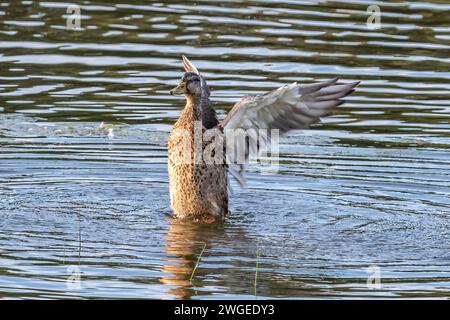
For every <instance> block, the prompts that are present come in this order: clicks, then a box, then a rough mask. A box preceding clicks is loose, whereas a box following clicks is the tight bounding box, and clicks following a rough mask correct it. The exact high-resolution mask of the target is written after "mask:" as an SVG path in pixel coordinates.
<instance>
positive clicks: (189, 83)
mask: <svg viewBox="0 0 450 320" xmlns="http://www.w3.org/2000/svg"><path fill="white" fill-rule="evenodd" d="M169 93H170V94H172V95H180V94H184V95H185V96H187V97H201V95H202V80H201V77H200V75H199V74H197V73H194V72H186V73H185V74H183V77H182V78H181V80H180V83H179V84H178V86H176V87H175V88H173V89H172V90H170V91H169Z"/></svg>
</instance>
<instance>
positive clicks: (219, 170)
mask: <svg viewBox="0 0 450 320" xmlns="http://www.w3.org/2000/svg"><path fill="white" fill-rule="evenodd" d="M183 64H184V69H185V71H186V73H185V74H184V75H183V77H182V78H181V81H180V83H179V85H178V86H177V87H176V88H174V89H173V90H171V91H170V93H171V94H184V95H185V97H186V100H187V102H186V106H185V107H184V110H183V112H182V113H181V115H180V117H179V119H178V121H177V122H176V123H175V125H174V127H173V129H172V131H171V133H170V136H169V143H168V166H169V184H170V198H171V206H172V209H173V210H174V212H175V214H176V216H177V217H179V218H193V219H194V220H197V221H200V222H203V223H207V224H209V223H213V222H215V221H222V220H223V218H224V216H225V215H226V214H227V213H228V190H227V186H228V178H227V173H228V172H230V173H231V174H232V175H233V176H234V177H235V178H236V179H237V180H238V181H239V182H240V184H241V185H243V184H244V182H245V180H244V176H243V165H244V164H245V161H246V160H248V157H249V153H250V152H249V150H250V148H252V147H256V149H258V150H256V151H257V152H258V151H259V149H260V148H262V146H261V144H260V142H261V140H260V139H261V137H260V136H257V135H252V134H248V135H247V137H246V138H245V139H241V140H235V141H234V143H237V144H238V145H237V146H236V150H238V152H239V151H240V150H243V151H244V152H243V155H239V154H238V155H237V156H234V155H231V154H230V148H226V150H225V152H223V151H224V145H223V144H220V146H222V147H221V148H216V149H212V150H208V148H209V144H208V143H205V138H204V137H205V134H206V135H208V136H209V135H210V136H213V137H214V139H213V140H214V141H216V142H218V141H224V140H226V141H227V143H228V141H229V140H228V137H229V135H231V134H235V132H236V131H237V130H240V131H242V132H246V133H248V132H249V131H251V130H271V129H278V130H279V132H280V133H285V132H287V131H289V130H292V129H305V128H308V126H309V125H311V124H313V123H316V122H318V121H320V118H321V117H324V116H327V115H329V114H331V112H332V111H333V109H334V108H335V107H337V106H338V105H340V104H342V103H343V101H342V100H340V99H341V98H343V97H345V96H347V95H348V94H350V93H351V92H353V90H354V88H355V87H356V86H357V85H358V83H359V82H354V83H349V84H341V85H338V84H336V82H337V79H332V80H328V81H323V82H318V83H314V84H309V85H298V84H297V83H293V84H290V85H286V86H283V87H281V88H278V89H276V90H274V91H271V92H268V93H266V94H264V95H249V96H245V97H244V98H242V99H241V100H240V101H239V102H237V103H236V104H235V105H234V107H233V109H232V110H231V111H230V112H229V113H228V115H227V116H226V118H225V119H224V120H223V121H222V122H219V121H218V120H217V117H216V112H215V110H214V108H213V105H212V102H211V101H210V100H209V89H208V86H207V84H206V81H205V79H204V78H203V77H202V76H201V75H200V74H199V72H198V70H197V68H196V67H195V66H194V65H192V64H191V63H190V62H189V60H188V59H187V58H186V57H184V56H183ZM227 136H228V137H227ZM198 137H199V138H200V139H198ZM269 139H270V138H269V136H268V138H267V141H268V140H269ZM199 140H200V141H199ZM239 144H241V145H239ZM206 151H208V152H209V153H210V154H209V155H210V158H209V159H208V160H211V159H212V158H213V161H212V162H208V161H206V159H205V152H206ZM233 153H234V150H233ZM218 158H219V159H218ZM242 158H244V159H242ZM241 160H244V161H241Z"/></svg>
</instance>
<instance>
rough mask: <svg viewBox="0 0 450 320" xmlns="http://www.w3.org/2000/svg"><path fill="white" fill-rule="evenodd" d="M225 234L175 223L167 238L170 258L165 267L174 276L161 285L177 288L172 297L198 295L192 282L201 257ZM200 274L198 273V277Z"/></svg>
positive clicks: (177, 221)
mask: <svg viewBox="0 0 450 320" xmlns="http://www.w3.org/2000/svg"><path fill="white" fill-rule="evenodd" d="M223 234H224V229H223V228H221V227H217V228H209V227H208V228H206V227H205V226H202V225H198V224H193V223H189V222H185V221H180V220H178V219H171V224H170V228H169V231H168V233H167V237H166V243H167V244H166V253H167V255H168V256H170V258H169V259H168V261H167V263H166V264H164V266H163V271H164V272H166V273H169V274H170V275H168V276H164V277H162V278H161V282H162V283H163V284H166V285H170V286H174V287H173V288H172V289H170V290H169V293H170V294H173V295H175V296H177V297H178V298H180V299H187V298H190V296H192V295H194V294H195V288H194V287H193V283H192V282H191V279H190V278H191V276H192V275H193V272H194V269H195V266H196V263H197V260H198V257H199V255H200V253H201V252H202V251H203V250H204V248H208V249H209V245H210V241H212V240H213V239H217V237H220V236H221V235H223ZM197 272H199V270H197V271H196V273H197Z"/></svg>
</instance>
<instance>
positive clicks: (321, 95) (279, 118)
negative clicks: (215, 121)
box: [221, 78, 359, 185]
mask: <svg viewBox="0 0 450 320" xmlns="http://www.w3.org/2000/svg"><path fill="white" fill-rule="evenodd" d="M337 81H338V79H337V78H335V79H332V80H328V81H323V82H318V83H313V84H308V85H299V84H297V83H293V84H290V85H286V86H283V87H281V88H278V89H276V90H273V91H271V92H268V93H266V94H264V95H251V96H246V97H244V98H242V100H240V101H239V102H237V103H236V104H235V105H234V107H233V109H231V111H230V112H229V113H228V115H227V116H226V117H225V119H224V120H223V121H222V122H221V126H222V127H223V128H224V130H225V133H226V135H227V136H229V135H230V134H231V133H232V132H236V129H242V130H243V131H244V132H250V131H252V132H254V131H255V130H259V129H265V130H267V129H269V130H270V129H278V130H279V133H280V134H283V133H285V132H287V131H289V130H293V129H306V128H308V127H309V126H310V125H311V124H314V123H316V122H319V121H320V118H321V117H325V116H327V115H330V114H331V113H332V111H333V110H334V108H336V107H337V106H339V105H341V104H342V103H344V101H343V100H340V99H341V98H343V97H345V96H347V95H348V94H350V93H352V92H353V91H354V88H355V87H356V86H357V85H358V84H359V82H353V83H348V84H336V83H337ZM268 133H270V131H269V132H268ZM267 138H268V139H267V140H268V141H269V142H270V135H268V137H267ZM256 139H258V137H256V135H255V134H248V135H247V138H246V139H228V137H227V160H228V162H229V165H230V172H231V173H232V174H233V176H234V177H235V178H236V179H237V180H238V181H239V183H240V184H241V185H244V184H245V179H244V176H243V169H244V164H245V163H242V161H239V163H236V155H235V154H231V153H232V152H233V153H234V152H235V150H236V148H237V150H245V154H244V157H245V162H247V160H248V156H249V149H250V148H251V146H256V148H257V149H258V150H257V152H259V149H260V147H261V145H260V142H261V141H260V140H258V141H256ZM230 141H234V143H238V144H239V143H241V144H242V143H244V144H245V145H244V146H242V145H241V146H239V145H229V142H230ZM237 158H239V156H238V157H237Z"/></svg>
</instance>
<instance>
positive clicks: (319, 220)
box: [0, 0, 450, 299]
mask: <svg viewBox="0 0 450 320" xmlns="http://www.w3.org/2000/svg"><path fill="white" fill-rule="evenodd" d="M371 3H372V4H377V5H378V6H380V8H381V29H377V30H372V29H369V28H368V27H367V25H366V20H367V18H368V15H367V13H366V9H367V6H368V5H369V4H371ZM68 5H69V3H65V2H57V1H48V2H47V1H6V2H4V1H3V2H2V3H1V4H0V66H1V71H0V298H45V299H48V298H50V299H52V298H156V299H176V298H184V299H189V298H191V299H213V298H224V299H233V298H240V299H266V298H365V297H387V298H409V297H422V298H427V297H434V298H436V297H439V298H442V297H446V298H447V297H449V296H450V250H449V249H450V121H449V120H450V95H449V93H450V55H449V52H450V21H449V14H450V12H449V10H450V4H449V3H448V1H445V0H442V1H438V0H435V1H398V2H397V1H373V2H371V1H365V4H362V1H356V0H354V1H351V0H350V1H327V2H324V1H288V0H286V1H276V2H275V1H268V0H266V1H243V2H241V1H233V0H231V1H221V2H215V1H196V2H195V4H194V2H192V3H191V2H186V1H164V2H144V1H142V2H138V1H127V2H126V3H125V1H112V2H110V4H106V3H104V2H100V1H98V2H93V1H83V2H82V5H81V15H82V16H81V30H79V31H76V30H67V29H66V18H67V13H66V9H67V7H68ZM182 54H185V55H187V56H188V57H189V58H190V59H191V61H193V62H194V63H195V64H196V66H197V67H198V68H199V69H200V71H201V72H202V73H203V75H204V76H205V77H206V79H207V80H208V83H209V85H210V87H211V89H212V98H213V100H214V101H215V102H216V106H217V109H218V110H219V114H220V117H223V116H224V115H225V114H226V112H227V110H229V109H230V107H231V106H232V105H233V104H234V103H235V102H236V101H238V100H239V98H240V97H241V96H242V95H244V94H254V93H263V92H266V91H268V90H271V89H275V88H277V87H279V86H281V85H283V84H286V83H290V82H294V81H299V82H305V83H310V82H313V81H315V80H324V79H330V78H333V77H340V78H341V79H342V81H344V82H350V81H357V80H361V81H362V84H361V85H360V86H359V87H358V89H357V91H356V92H355V93H354V94H353V95H352V96H351V97H349V98H348V99H347V100H348V101H347V103H346V104H344V105H342V106H341V107H339V108H338V110H337V112H336V114H335V115H334V116H332V117H328V118H325V119H324V120H323V121H322V123H321V124H319V125H315V126H314V127H313V128H312V129H311V130H306V131H296V132H292V133H291V134H289V135H288V136H285V137H284V138H283V139H281V146H280V170H279V172H278V173H277V174H272V175H262V174H261V173H260V170H259V169H258V168H257V167H249V168H248V175H247V177H248V187H247V188H246V189H244V190H239V187H238V186H237V185H236V184H235V183H234V182H233V184H232V186H233V191H234V193H233V195H232V197H231V212H232V214H231V215H230V217H229V219H228V220H227V222H226V223H225V224H224V225H223V226H220V227H213V228H211V227H203V226H195V225H190V224H183V223H180V222H177V221H176V220H172V219H171V218H170V217H169V214H170V208H169V195H168V177H167V168H166V160H167V157H166V154H167V149H166V139H167V136H168V132H169V130H170V127H171V125H172V124H173V123H174V122H175V121H176V118H177V116H178V115H179V114H180V110H181V109H182V107H183V106H184V102H183V98H182V97H173V96H170V95H169V94H168V91H169V90H170V89H171V88H172V87H174V86H175V85H176V84H177V83H178V81H179V78H180V77H181V75H182V68H181V62H180V57H181V55H182ZM102 122H103V125H101V123H102ZM200 254H201V258H200V260H198V256H199V255H200ZM197 261H199V263H198V265H197ZM196 265H197V267H196ZM378 274H379V275H380V281H381V283H380V285H377V282H376V281H374V282H370V281H369V284H372V285H368V284H367V281H368V277H369V276H370V277H375V278H376V277H377V275H378ZM191 276H192V279H191V280H190V278H191ZM255 278H256V280H255ZM78 279H79V280H80V281H78Z"/></svg>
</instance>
